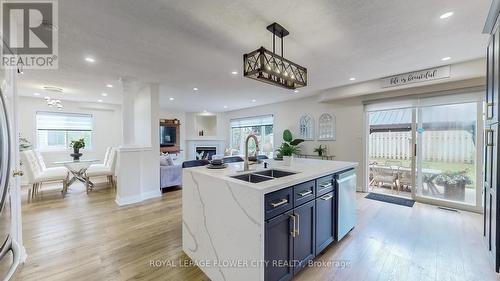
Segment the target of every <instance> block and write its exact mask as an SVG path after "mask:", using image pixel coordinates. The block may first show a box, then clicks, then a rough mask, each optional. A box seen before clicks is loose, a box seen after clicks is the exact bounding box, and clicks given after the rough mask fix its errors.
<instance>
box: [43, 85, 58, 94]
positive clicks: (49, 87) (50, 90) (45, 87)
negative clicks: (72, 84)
mask: <svg viewBox="0 0 500 281" xmlns="http://www.w3.org/2000/svg"><path fill="white" fill-rule="evenodd" d="M43 89H44V90H45V91H49V92H56V93H61V94H62V92H63V89H62V88H59V87H54V86H43Z"/></svg>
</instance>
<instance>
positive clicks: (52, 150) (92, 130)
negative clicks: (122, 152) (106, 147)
mask: <svg viewBox="0 0 500 281" xmlns="http://www.w3.org/2000/svg"><path fill="white" fill-rule="evenodd" d="M39 114H52V115H61V116H63V115H66V116H70V115H76V116H81V117H89V118H90V119H91V121H90V124H91V129H90V130H88V129H87V130H81V131H90V138H91V143H90V145H88V146H86V147H85V151H87V152H91V151H93V147H94V116H93V114H90V113H73V112H57V111H37V112H36V113H35V117H34V119H35V120H34V122H35V132H34V139H35V144H36V148H37V149H38V150H39V151H46V152H65V151H71V148H70V147H69V142H67V141H66V142H67V143H66V146H67V147H64V148H63V147H52V148H51V147H41V146H40V141H39V137H38V131H39V130H40V129H39V124H38V118H37V117H38V115H39ZM69 131H71V130H66V131H65V132H66V133H67V132H69ZM75 131H76V130H75Z"/></svg>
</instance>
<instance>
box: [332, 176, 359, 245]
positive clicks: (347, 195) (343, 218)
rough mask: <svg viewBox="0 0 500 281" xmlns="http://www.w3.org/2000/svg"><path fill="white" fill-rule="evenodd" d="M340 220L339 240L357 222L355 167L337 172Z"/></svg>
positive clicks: (338, 226) (338, 227)
mask: <svg viewBox="0 0 500 281" xmlns="http://www.w3.org/2000/svg"><path fill="white" fill-rule="evenodd" d="M336 180H337V194H338V195H337V198H338V209H337V210H338V222H337V241H340V240H341V239H342V238H344V236H345V235H346V234H347V233H348V232H349V231H351V229H353V228H354V225H355V224H356V172H355V171H354V169H351V170H348V171H345V172H342V173H340V174H337V176H336Z"/></svg>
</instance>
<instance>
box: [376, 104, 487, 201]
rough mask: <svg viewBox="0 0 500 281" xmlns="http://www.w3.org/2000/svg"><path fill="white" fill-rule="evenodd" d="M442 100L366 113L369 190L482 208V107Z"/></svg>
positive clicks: (386, 107) (384, 108) (383, 107)
mask: <svg viewBox="0 0 500 281" xmlns="http://www.w3.org/2000/svg"><path fill="white" fill-rule="evenodd" d="M447 99H449V100H453V99H450V98H447ZM437 100H438V101H437V102H436V101H435V99H426V100H416V101H414V102H413V103H410V105H409V106H406V107H405V106H399V107H397V106H395V107H393V108H391V106H387V105H384V106H379V107H378V108H382V109H380V110H373V109H372V108H377V107H376V106H373V107H371V108H370V109H371V110H367V119H368V124H367V125H368V132H367V134H368V136H367V154H368V157H367V165H368V167H367V174H368V179H367V182H368V184H367V191H369V192H377V193H384V194H387V195H392V196H401V197H406V198H412V199H415V200H417V201H421V202H428V203H433V204H437V205H442V206H448V207H457V208H460V206H462V207H463V209H471V210H472V209H479V208H480V200H479V199H480V198H479V197H480V193H479V192H480V190H481V188H482V184H481V180H480V178H481V177H480V175H479V174H478V173H480V170H479V171H478V165H477V164H478V162H481V159H480V158H481V153H482V152H481V147H482V146H481V145H479V146H478V145H477V143H478V142H481V141H482V138H481V136H482V135H480V134H481V132H479V133H478V128H482V125H481V124H479V123H480V122H481V120H480V119H481V112H482V111H481V103H480V102H477V101H470V100H471V98H469V101H468V102H467V101H464V102H460V103H455V104H446V103H444V102H443V100H444V99H443V98H441V99H437ZM472 100H473V99H472ZM407 104H408V103H407ZM464 206H465V207H464Z"/></svg>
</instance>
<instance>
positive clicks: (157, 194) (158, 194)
mask: <svg viewBox="0 0 500 281" xmlns="http://www.w3.org/2000/svg"><path fill="white" fill-rule="evenodd" d="M157 197H161V191H160V190H156V191H150V192H146V193H143V194H142V200H148V199H152V198H157Z"/></svg>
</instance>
